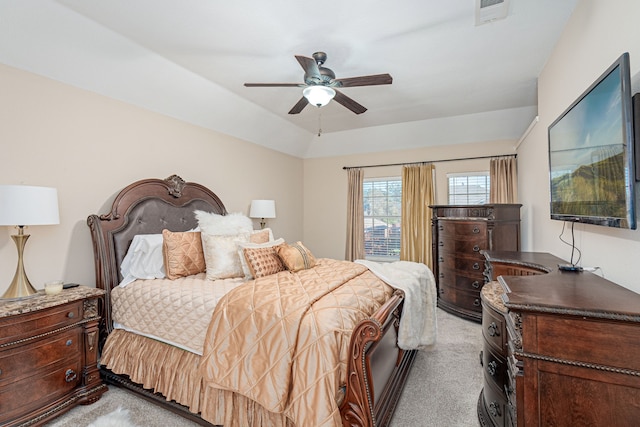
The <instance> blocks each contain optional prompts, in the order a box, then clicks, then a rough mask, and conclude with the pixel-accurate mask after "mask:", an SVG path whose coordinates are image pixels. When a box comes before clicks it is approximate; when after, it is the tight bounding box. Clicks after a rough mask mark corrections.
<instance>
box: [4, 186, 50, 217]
mask: <svg viewBox="0 0 640 427" xmlns="http://www.w3.org/2000/svg"><path fill="white" fill-rule="evenodd" d="M59 223H60V216H59V212H58V191H57V190H56V189H55V188H50V187H32V186H28V185H0V225H9V226H16V225H49V224H59Z"/></svg>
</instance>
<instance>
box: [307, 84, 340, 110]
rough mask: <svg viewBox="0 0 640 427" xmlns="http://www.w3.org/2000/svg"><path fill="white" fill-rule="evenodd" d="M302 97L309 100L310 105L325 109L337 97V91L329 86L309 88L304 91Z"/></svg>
mask: <svg viewBox="0 0 640 427" xmlns="http://www.w3.org/2000/svg"><path fill="white" fill-rule="evenodd" d="M302 95H304V97H305V98H307V101H309V104H311V105H315V106H316V107H324V106H325V105H327V104H328V103H329V101H331V100H332V99H333V97H334V96H336V91H335V90H333V89H332V88H330V87H328V86H320V85H316V86H307V87H305V88H304V89H303V90H302Z"/></svg>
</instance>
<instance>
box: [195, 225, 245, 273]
mask: <svg viewBox="0 0 640 427" xmlns="http://www.w3.org/2000/svg"><path fill="white" fill-rule="evenodd" d="M248 241H249V233H242V234H236V235H234V236H214V235H211V234H205V233H202V250H203V251H204V260H205V264H206V272H207V279H209V280H216V279H228V278H231V277H242V276H244V272H243V271H242V264H241V263H240V256H239V255H238V244H239V243H246V242H248Z"/></svg>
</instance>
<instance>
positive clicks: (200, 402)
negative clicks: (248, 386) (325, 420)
mask: <svg viewBox="0 0 640 427" xmlns="http://www.w3.org/2000/svg"><path fill="white" fill-rule="evenodd" d="M100 364H101V365H103V366H105V367H107V368H108V369H110V370H111V371H112V372H113V373H115V374H118V375H128V376H129V378H130V379H131V381H133V382H135V383H138V384H142V386H143V387H144V388H145V389H152V390H153V391H154V392H157V393H161V394H162V395H163V396H164V397H165V398H166V399H167V401H172V400H174V401H176V402H178V403H180V404H181V405H184V406H186V407H188V408H189V410H190V411H191V412H193V413H195V414H200V416H201V417H202V419H204V420H206V421H208V422H210V423H211V424H218V425H224V426H226V427H235V426H237V427H240V426H252V427H293V425H294V424H293V422H291V420H289V419H288V418H287V417H285V416H284V415H283V414H276V413H273V412H270V411H267V410H266V409H264V408H263V407H262V406H261V405H259V404H258V403H256V402H254V401H253V400H251V399H248V398H246V397H244V396H241V395H239V394H236V393H233V392H230V391H225V390H219V389H216V388H213V387H210V386H207V385H205V384H204V382H203V380H202V377H201V376H200V372H199V367H200V356H198V355H197V354H194V353H191V352H188V351H185V350H182V349H180V348H177V347H173V346H170V345H168V344H164V343H161V342H159V341H156V340H153V339H151V338H146V337H143V336H140V335H136V334H133V333H130V332H127V331H123V330H120V329H116V330H114V331H113V332H112V333H110V334H109V336H108V337H107V341H106V343H105V346H104V349H103V350H102V355H101V358H100Z"/></svg>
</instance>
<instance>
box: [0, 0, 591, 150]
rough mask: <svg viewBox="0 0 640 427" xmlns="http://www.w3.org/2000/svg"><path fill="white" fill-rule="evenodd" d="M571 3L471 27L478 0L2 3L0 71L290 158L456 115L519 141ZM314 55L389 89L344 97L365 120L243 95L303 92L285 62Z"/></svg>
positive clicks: (517, 5) (544, 5)
mask: <svg viewBox="0 0 640 427" xmlns="http://www.w3.org/2000/svg"><path fill="white" fill-rule="evenodd" d="M577 1H578V0H511V3H510V8H509V14H508V16H507V17H506V18H505V19H501V20H497V21H493V22H490V23H487V24H483V25H478V26H477V25H475V2H476V0H439V1H435V0H404V1H402V0H401V1H396V2H391V1H388V0H346V1H345V0H343V1H334V0H325V1H322V2H313V3H312V2H303V1H300V0H298V1H295V0H275V1H250V0H234V1H215V0H109V1H104V0H58V1H55V0H23V1H17V0H0V62H1V63H4V64H7V65H10V66H13V67H17V68H21V69H25V70H28V71H32V72H35V73H38V74H42V75H45V76H47V77H51V78H53V79H56V80H59V81H62V82H65V83H68V84H71V85H74V86H78V87H81V88H84V89H88V90H91V91H94V92H97V93H101V94H104V95H107V96H111V97H113V98H116V99H120V100H124V101H126V102H130V103H133V104H136V105H139V106H142V107H144V108H148V109H151V110H153V111H158V112H161V113H164V114H167V115H170V116H172V117H176V118H179V119H181V120H186V121H189V122H191V123H195V124H198V125H201V126H205V127H209V128H212V129H215V130H218V131H220V132H224V133H227V134H230V135H233V136H236V137H239V138H242V139H246V140H249V141H251V142H255V143H258V144H261V145H265V146H268V147H271V148H274V149H276V150H279V151H283V152H286V153H289V154H292V155H295V156H299V157H309V156H311V157H312V156H315V155H319V153H321V154H322V155H331V154H344V151H341V152H340V153H338V151H340V150H333V151H334V152H327V151H326V150H325V151H322V150H320V151H318V150H315V151H314V150H313V149H312V148H313V147H312V145H313V144H314V143H317V141H318V140H319V138H318V137H317V133H318V128H319V127H321V128H322V131H323V136H322V138H325V139H326V138H329V139H331V138H332V137H333V138H334V139H336V140H340V139H341V138H340V135H342V136H344V135H349V138H350V139H351V140H354V142H353V144H352V146H351V147H350V149H349V152H362V151H368V150H371V146H370V145H368V141H367V140H368V139H369V138H366V137H361V138H358V135H371V134H375V133H376V130H377V129H380V130H383V131H388V130H389V129H394V131H395V130H397V129H398V126H399V124H403V123H407V122H412V123H410V124H409V126H410V127H415V126H416V125H418V124H420V123H428V124H430V128H444V127H445V126H444V124H445V123H451V120H452V118H455V120H454V123H456V124H457V125H458V126H461V124H462V123H464V122H465V120H464V118H465V117H469V118H470V119H472V121H475V122H486V123H488V124H487V125H486V126H485V127H486V129H483V132H482V137H483V138H485V139H486V138H489V139H491V138H495V139H502V138H504V137H505V136H506V137H513V138H515V139H517V138H519V137H520V136H521V135H522V133H523V132H524V131H525V130H526V128H527V126H528V125H529V123H531V120H532V119H533V118H534V116H535V114H536V111H537V110H536V104H537V98H536V91H537V86H536V84H537V76H538V74H539V73H540V71H541V70H542V68H543V66H544V64H545V62H546V60H547V58H548V56H549V54H550V52H551V50H552V49H553V47H554V46H555V43H556V41H557V39H558V37H559V35H560V34H561V32H562V29H563V27H564V25H565V23H566V21H567V19H568V17H569V16H570V14H571V12H572V11H573V9H574V7H575V5H576V3H577ZM316 51H324V52H326V53H327V55H328V59H327V62H326V63H325V66H326V67H328V68H331V69H332V70H333V71H334V72H335V74H336V76H337V77H338V78H341V77H354V76H361V75H369V74H379V73H389V74H391V76H392V77H393V84H391V85H385V86H369V87H353V88H344V89H342V92H343V93H345V94H346V95H348V96H350V97H352V98H353V99H354V100H356V101H357V102H359V103H360V104H362V105H364V106H365V107H367V108H368V111H367V112H365V113H364V114H361V115H356V114H354V113H352V112H351V111H349V110H347V109H346V108H344V107H343V106H341V105H339V104H337V103H336V102H335V101H333V102H331V103H330V104H329V105H327V106H325V107H322V108H321V109H320V110H318V109H317V108H316V107H311V106H307V107H306V108H305V109H304V110H303V111H302V113H301V114H297V115H289V114H287V112H288V111H289V109H291V107H292V106H293V105H294V104H295V103H296V102H297V101H298V99H300V97H301V89H299V88H294V87H280V88H247V87H244V86H243V83H245V82H291V83H298V82H300V83H302V81H303V74H304V73H303V71H302V68H301V67H300V65H299V64H298V62H297V61H296V59H295V58H294V55H304V56H311V54H312V53H313V52H316ZM486 117H489V118H490V120H486V119H485V118H486ZM434 123H435V124H436V125H435V126H433V124H434ZM373 127H378V128H373ZM494 127H495V129H493V128H494ZM362 129H364V131H363V132H361V133H358V132H357V131H358V130H362ZM445 132H446V131H445ZM382 133H384V132H382ZM336 136H338V137H337V138H336ZM369 142H370V141H369ZM447 142H452V143H453V142H457V141H454V140H452V141H447ZM416 144H418V145H419V144H420V143H419V142H418V143H408V145H409V146H412V147H413V146H415V145H416ZM382 145H383V146H384V144H382ZM384 148H385V147H378V146H376V148H375V150H383V149H384ZM397 148H404V147H403V146H401V145H400V146H393V147H388V146H387V149H397ZM314 153H315V154H314Z"/></svg>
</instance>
